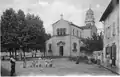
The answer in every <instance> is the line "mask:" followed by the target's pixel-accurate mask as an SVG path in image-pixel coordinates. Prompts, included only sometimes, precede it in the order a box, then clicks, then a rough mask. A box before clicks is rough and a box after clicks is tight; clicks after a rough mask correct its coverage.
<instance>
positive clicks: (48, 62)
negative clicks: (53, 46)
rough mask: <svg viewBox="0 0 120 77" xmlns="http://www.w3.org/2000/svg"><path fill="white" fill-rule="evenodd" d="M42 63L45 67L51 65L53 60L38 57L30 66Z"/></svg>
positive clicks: (39, 65)
mask: <svg viewBox="0 0 120 77" xmlns="http://www.w3.org/2000/svg"><path fill="white" fill-rule="evenodd" d="M42 61H43V62H42ZM42 64H45V67H52V65H53V60H52V59H42V58H39V59H38V60H34V61H33V62H32V66H31V67H42Z"/></svg>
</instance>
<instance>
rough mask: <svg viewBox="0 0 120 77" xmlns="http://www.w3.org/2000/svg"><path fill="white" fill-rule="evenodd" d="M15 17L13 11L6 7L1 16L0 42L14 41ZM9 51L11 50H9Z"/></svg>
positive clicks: (15, 35)
mask: <svg viewBox="0 0 120 77" xmlns="http://www.w3.org/2000/svg"><path fill="white" fill-rule="evenodd" d="M16 20H17V17H16V13H15V11H14V10H13V9H12V8H10V9H6V11H5V12H3V15H2V16H1V35H2V36H1V44H2V45H3V44H6V43H16V41H15V38H16V37H17V34H16V30H17V21H16ZM10 53H11V52H10Z"/></svg>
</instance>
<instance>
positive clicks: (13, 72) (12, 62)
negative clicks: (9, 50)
mask: <svg viewBox="0 0 120 77" xmlns="http://www.w3.org/2000/svg"><path fill="white" fill-rule="evenodd" d="M10 63H11V76H13V75H14V74H15V59H14V58H13V56H11V58H10Z"/></svg>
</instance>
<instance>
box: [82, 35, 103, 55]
mask: <svg viewBox="0 0 120 77" xmlns="http://www.w3.org/2000/svg"><path fill="white" fill-rule="evenodd" d="M102 36H103V35H102V34H100V35H96V34H94V35H93V36H92V38H84V39H82V42H83V43H84V45H85V47H84V48H85V49H86V50H87V52H86V53H87V54H92V53H93V52H94V51H100V50H102V49H103V38H102Z"/></svg>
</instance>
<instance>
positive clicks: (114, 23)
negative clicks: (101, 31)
mask: <svg viewBox="0 0 120 77" xmlns="http://www.w3.org/2000/svg"><path fill="white" fill-rule="evenodd" d="M112 35H113V36H115V22H114V23H113V33H112Z"/></svg>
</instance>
